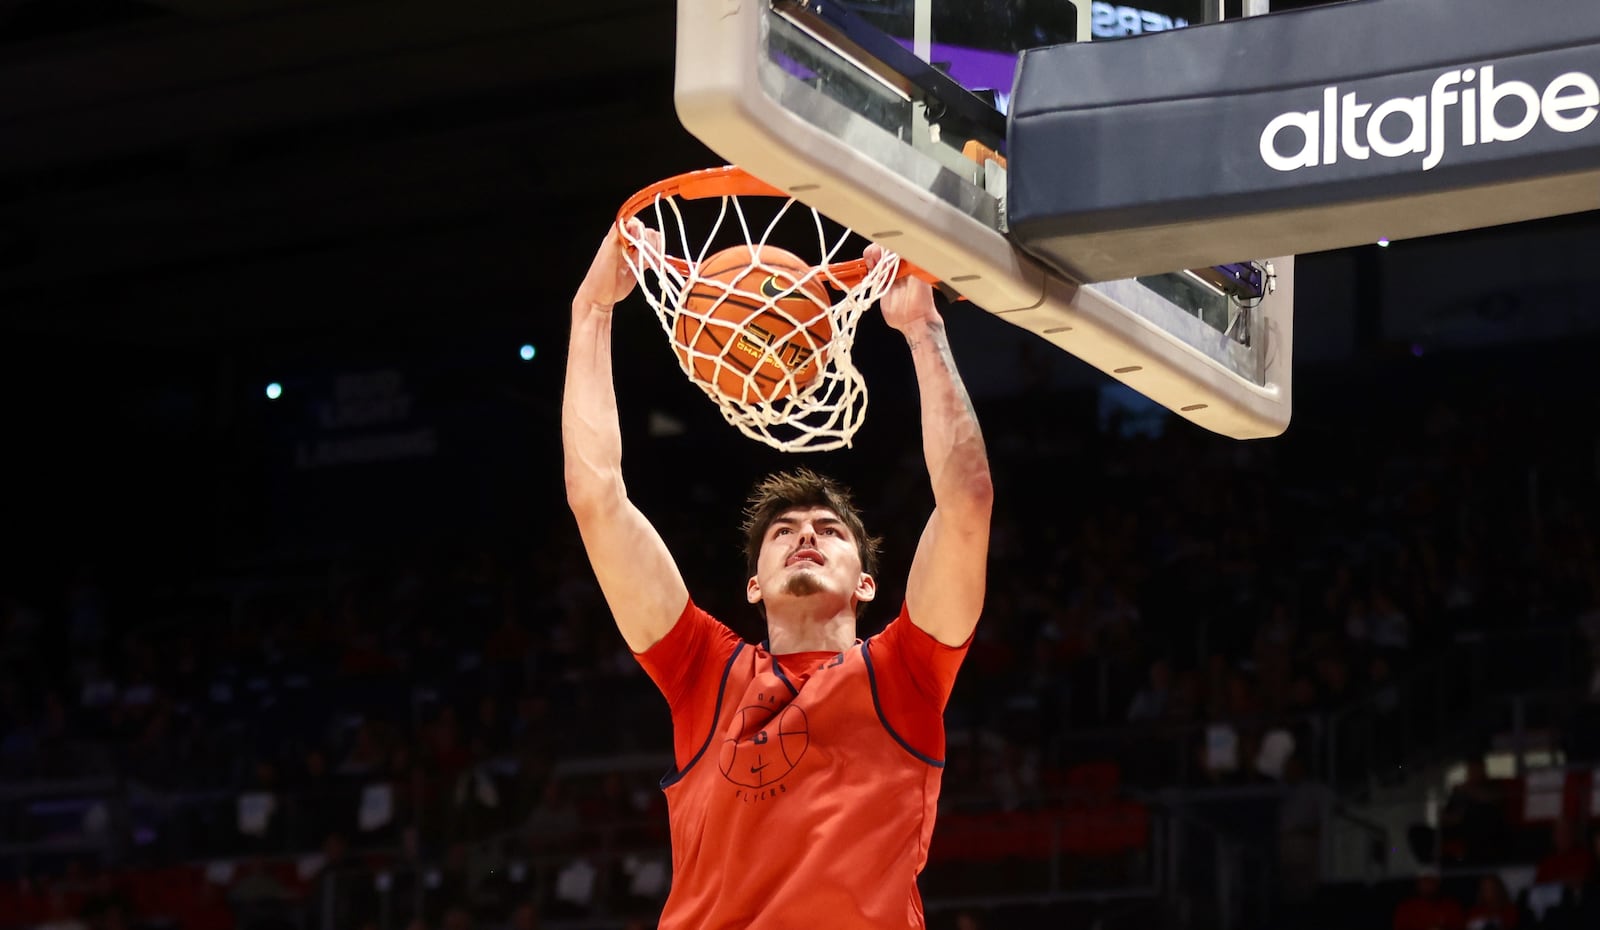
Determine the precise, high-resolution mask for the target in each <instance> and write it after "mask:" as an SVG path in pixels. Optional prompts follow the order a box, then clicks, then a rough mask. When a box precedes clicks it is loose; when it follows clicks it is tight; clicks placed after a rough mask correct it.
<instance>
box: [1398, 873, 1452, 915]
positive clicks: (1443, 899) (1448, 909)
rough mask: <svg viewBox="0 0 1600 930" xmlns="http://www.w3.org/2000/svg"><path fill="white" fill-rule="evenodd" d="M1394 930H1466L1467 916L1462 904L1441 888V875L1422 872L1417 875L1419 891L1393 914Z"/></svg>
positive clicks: (1417, 889)
mask: <svg viewBox="0 0 1600 930" xmlns="http://www.w3.org/2000/svg"><path fill="white" fill-rule="evenodd" d="M1393 927H1394V930H1465V928H1466V914H1465V913H1463V911H1462V909H1461V904H1460V903H1459V902H1458V901H1456V900H1455V899H1454V898H1451V897H1448V896H1446V895H1445V894H1444V892H1443V891H1442V890H1441V888H1440V883H1439V873H1438V871H1437V870H1434V869H1423V870H1422V871H1421V872H1419V873H1417V884H1416V890H1415V892H1414V893H1413V894H1412V895H1411V897H1409V898H1406V899H1405V900H1404V901H1401V902H1400V904H1399V906H1398V907H1396V908H1395V911H1394V922H1393Z"/></svg>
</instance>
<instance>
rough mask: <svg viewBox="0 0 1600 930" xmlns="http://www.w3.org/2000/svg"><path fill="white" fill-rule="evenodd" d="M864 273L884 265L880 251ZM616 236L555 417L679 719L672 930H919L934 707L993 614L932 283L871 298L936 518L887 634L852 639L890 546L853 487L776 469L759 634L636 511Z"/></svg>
mask: <svg viewBox="0 0 1600 930" xmlns="http://www.w3.org/2000/svg"><path fill="white" fill-rule="evenodd" d="M866 258H867V261H868V262H869V263H870V264H872V265H876V264H877V263H878V262H879V261H880V260H881V258H882V253H881V251H880V250H879V249H878V248H877V247H876V246H869V247H868V250H867V254H866ZM633 286H634V278H633V275H632V273H631V272H630V271H629V270H628V268H627V267H626V265H625V264H624V262H623V259H622V252H621V246H620V245H619V243H618V236H617V234H616V232H615V230H613V231H612V233H611V234H610V235H608V236H607V237H606V239H605V241H604V242H603V243H601V245H600V249H599V251H598V253H597V254H596V255H595V258H594V263H593V265H592V266H591V267H590V269H589V272H588V274H587V276H586V277H585V278H584V280H583V283H582V284H581V285H580V286H579V288H578V291H577V295H576V296H575V298H574V299H573V303H572V340H571V345H570V348H569V351H568V357H567V374H566V393H565V397H564V405H563V409H562V442H563V446H564V450H565V455H566V485H567V500H568V502H569V503H570V505H571V507H572V511H573V514H574V515H575V516H576V517H577V521H578V528H579V530H580V532H581V534H582V536H583V542H584V546H585V548H586V549H587V551H588V554H589V561H590V563H591V564H592V565H593V567H594V572H595V575H596V576H597V577H598V579H599V583H600V588H601V590H602V591H603V592H604V594H605V597H606V602H607V603H608V604H609V606H610V608H611V612H612V616H613V617H614V618H615V620H616V623H617V627H618V629H620V630H621V632H622V637H623V639H624V640H625V641H626V642H627V644H628V647H629V648H630V649H631V650H632V651H633V652H634V654H635V655H636V656H637V658H638V660H639V662H640V664H641V665H643V666H644V668H645V670H646V671H647V672H648V673H649V675H650V677H651V678H652V679H653V680H654V681H655V683H656V685H657V686H658V687H659V688H660V689H661V692H662V694H663V695H664V696H665V697H666V699H667V702H668V704H669V705H670V707H671V710H672V726H673V747H674V756H675V767H674V771H673V772H672V773H671V774H669V775H668V776H667V777H666V778H665V779H664V780H663V782H662V785H663V788H664V790H665V791H666V795H667V806H668V811H669V821H670V825H671V834H672V866H673V881H672V890H671V893H670V894H669V896H668V898H667V903H666V907H665V909H664V911H663V913H662V916H661V922H660V927H661V928H662V930H725V928H726V930H734V928H737V930H746V928H760V930H787V928H794V930H802V928H803V930H817V928H828V930H867V928H871V930H890V928H920V927H923V926H924V921H923V915H922V900H921V897H920V896H919V894H918V891H917V885H916V877H917V874H918V873H919V872H920V871H921V870H922V866H923V864H924V863H925V862H926V860H927V853H928V840H929V837H930V836H931V834H932V832H933V821H934V813H935V808H936V804H937V801H938V796H939V783H940V773H941V767H942V765H943V761H942V760H943V757H944V723H943V711H944V706H945V701H946V700H947V699H948V697H949V695H950V689H951V686H952V685H953V683H954V681H955V676H956V670H957V668H958V667H959V666H960V664H961V660H962V658H963V657H964V656H965V655H966V651H967V646H968V644H969V642H970V640H971V637H972V631H973V628H974V626H975V625H976V624H977V620H978V614H979V611H980V610H981V608H982V606H983V594H984V575H985V562H986V559H987V554H988V539H989V514H990V507H991V500H992V496H993V491H992V487H991V483H990V477H989V465H988V458H987V455H986V454H985V451H984V444H983V437H982V435H981V434H980V432H979V429H978V422H977V419H976V417H974V415H973V411H972V405H971V402H970V401H969V400H968V398H967V393H966V390H965V388H964V387H963V386H962V383H961V379H960V376H959V375H958V374H957V372H956V367H955V363H954V361H953V360H952V357H951V353H950V345H949V342H948V340H947V339H946V338H945V331H944V323H943V321H942V319H941V318H940V316H939V313H938V310H937V309H936V308H935V307H934V303H933V295H932V292H931V291H930V289H929V287H928V285H927V284H925V283H923V282H921V281H917V280H915V279H911V278H906V279H904V280H902V281H900V282H898V283H896V284H895V285H894V286H893V287H891V288H890V290H889V291H888V293H887V294H885V295H884V297H883V299H882V300H881V301H880V307H881V311H882V313H883V318H884V321H885V322H887V323H888V324H889V325H890V326H892V327H893V328H895V329H896V330H898V331H899V332H900V333H901V334H902V335H904V336H905V339H906V343H907V345H908V346H909V347H910V350H911V357H912V359H913V362H914V365H915V369H916V377H917V386H918V390H919V392H920V395H921V408H922V438H923V452H924V454H925V456H926V460H927V466H928V477H929V478H930V479H931V481H932V485H933V495H934V504H935V509H934V512H933V514H932V516H930V517H929V519H928V523H927V527H926V528H925V529H924V530H923V533H922V538H921V541H920V542H919V543H918V545H917V550H916V555H915V557H914V558H913V560H912V563H911V570H910V575H909V577H908V578H907V581H906V588H905V590H906V599H905V603H904V604H903V605H899V606H898V616H896V617H895V619H894V620H892V621H890V623H889V624H888V626H887V628H885V629H884V630H883V632H881V633H879V634H877V635H876V636H873V637H871V638H870V639H868V640H866V641H865V642H863V641H862V640H860V639H858V638H857V637H856V622H857V618H858V617H859V615H860V613H861V610H862V608H864V607H865V606H866V605H867V604H868V603H869V602H870V601H872V599H873V597H874V595H875V593H876V591H877V582H876V579H875V578H874V577H873V574H872V571H873V568H874V560H875V557H876V554H877V540H875V539H873V538H872V537H871V536H869V535H868V534H867V531H866V529H865V527H863V526H862V523H861V518H860V516H859V515H858V514H857V512H856V510H855V508H854V506H853V505H852V504H851V501H850V495H849V493H848V492H847V491H846V490H845V489H844V488H843V487H841V486H840V485H838V484H837V483H835V482H833V481H831V480H830V479H828V478H825V477H822V476H819V475H816V474H815V473H812V472H810V471H808V470H803V469H802V470H797V471H795V472H792V473H786V474H779V475H774V476H772V477H769V478H767V479H766V480H764V481H763V482H761V483H760V484H759V485H758V487H757V488H756V492H755V495H754V497H753V498H752V499H751V501H750V503H749V506H748V509H747V511H746V517H747V524H746V527H745V532H746V546H745V550H746V559H747V563H748V571H749V581H748V582H747V583H746V592H745V594H746V598H747V599H748V600H749V602H750V603H751V604H752V605H754V606H755V607H756V608H757V609H758V610H759V611H761V612H762V613H763V614H764V616H765V618H766V623H767V640H766V641H765V642H763V643H761V644H760V645H751V644H748V643H745V642H742V641H741V640H740V639H739V638H738V637H737V636H736V635H735V634H734V633H733V632H732V631H731V630H729V629H728V628H727V627H726V626H724V625H723V624H722V623H720V622H718V621H717V620H715V619H714V618H712V617H711V616H710V615H708V614H706V613H705V612H704V611H702V610H701V609H700V608H699V607H697V606H695V603H694V601H693V600H692V599H691V598H690V596H689V592H688V590H687V589H686V588H685V586H684V582H683V578H682V576H681V575H680V574H679V572H678V567H677V565H676V564H674V562H673V559H672V555H671V554H670V553H669V552H668V551H667V548H666V546H665V544H664V543H663V542H662V540H661V537H660V536H659V535H658V534H657V533H656V531H655V529H654V528H653V527H652V526H651V525H650V523H649V522H648V521H647V520H646V519H645V517H644V515H643V514H641V513H640V512H639V510H638V509H637V508H636V507H635V506H634V505H633V504H632V503H631V502H630V501H629V500H628V496H627V489H626V487H625V485H624V484H623V480H622V439H621V430H620V427H619V425H618V418H617V406H616V394H615V391H614V390H613V387H612V375H611V314H612V307H613V306H615V305H616V303H617V302H618V301H620V300H622V298H623V297H625V296H627V294H628V293H629V292H630V291H631V290H632V288H633Z"/></svg>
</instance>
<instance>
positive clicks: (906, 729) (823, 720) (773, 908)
mask: <svg viewBox="0 0 1600 930" xmlns="http://www.w3.org/2000/svg"><path fill="white" fill-rule="evenodd" d="M966 651H967V650H966V647H965V646H961V647H958V648H952V647H949V646H945V645H943V644H942V643H940V642H939V641H938V640H935V639H934V638H933V637H932V636H929V635H928V634H927V633H925V632H923V631H922V630H921V629H918V628H917V627H916V626H915V625H914V624H912V622H911V620H910V618H909V617H908V616H907V614H906V612H905V611H904V610H902V611H901V613H900V616H898V617H896V618H895V620H894V621H893V622H891V623H890V624H889V625H888V627H886V628H885V629H884V631H883V632H882V633H879V634H878V635H876V636H874V637H872V638H870V639H868V640H866V641H865V642H861V641H859V640H858V641H857V642H856V644H855V645H854V646H852V647H850V648H849V649H847V650H845V651H844V652H842V653H829V652H803V653H795V654H792V655H782V656H774V655H772V654H771V653H769V652H767V650H766V649H765V648H764V645H763V646H752V645H750V644H748V643H745V642H742V641H741V640H740V639H739V638H738V637H737V636H736V635H734V633H733V631H732V630H729V629H728V628H727V627H726V626H724V625H723V624H721V623H719V622H717V621H716V620H715V619H714V618H712V617H711V616H710V615H709V614H707V613H705V612H704V611H702V610H701V609H700V608H698V607H696V606H695V605H694V603H693V602H690V603H689V604H688V605H687V606H686V607H685V608H684V611H683V615H682V616H681V617H679V619H678V622H677V624H676V625H674V626H673V628H672V630H671V632H669V633H668V634H667V636H666V637H665V638H663V639H662V640H661V641H660V642H659V643H657V644H655V645H654V646H652V647H651V648H650V649H649V650H648V651H646V652H644V653H642V654H640V655H639V657H638V658H639V662H640V664H641V665H643V666H644V668H645V671H646V672H648V673H649V674H650V677H651V678H652V679H653V680H654V681H655V683H656V685H657V687H659V688H660V689H661V692H662V694H664V695H665V696H666V698H667V703H668V704H669V705H670V706H671V708H672V727H673V743H674V755H675V758H676V763H677V764H676V768H675V770H674V771H673V772H672V773H671V774H669V775H668V776H667V777H666V778H665V779H663V780H662V787H663V789H664V790H665V791H666V795H667V809H668V814H669V819H670V824H671V829H672V871H673V877H672V891H671V894H670V895H668V897H667V904H666V908H665V909H664V910H663V912H662V915H661V922H660V930H735V928H737V930H745V928H751V927H759V928H761V930H787V928H795V930H816V928H818V927H827V928H829V930H867V928H871V930H891V928H894V930H898V928H921V927H922V926H923V925H924V923H923V917H922V898H921V895H919V894H918V892H917V875H918V873H920V872H921V871H922V867H923V865H924V863H926V862H927V858H928V841H929V838H930V837H931V836H932V835H933V822H934V814H935V811H936V809H937V805H938V799H939V782H940V776H941V774H942V773H943V767H944V761H943V760H944V706H945V702H946V700H948V698H949V696H950V689H951V686H952V685H953V684H954V683H955V677H956V671H957V669H958V668H959V667H960V665H961V660H962V658H963V657H964V656H965V655H966Z"/></svg>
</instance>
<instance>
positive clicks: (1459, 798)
mask: <svg viewBox="0 0 1600 930" xmlns="http://www.w3.org/2000/svg"><path fill="white" fill-rule="evenodd" d="M1506 803H1507V800H1506V797H1505V793H1504V791H1502V790H1501V788H1500V787H1499V786H1498V785H1497V784H1495V783H1494V782H1493V781H1491V780H1490V779H1489V775H1488V769H1487V768H1486V766H1485V765H1484V761H1483V757H1482V756H1473V757H1472V758H1470V759H1468V760H1467V771H1466V777H1465V779H1464V780H1463V781H1462V782H1461V784H1459V785H1456V786H1455V787H1454V788H1452V789H1451V790H1450V796H1449V798H1448V799H1446V801H1445V804H1444V810H1443V811H1442V812H1441V813H1440V815H1439V829H1440V840H1441V844H1440V849H1439V852H1440V855H1441V856H1442V857H1443V858H1444V860H1445V861H1447V862H1454V863H1459V864H1463V865H1484V864H1488V863H1493V862H1495V861H1497V860H1499V859H1502V858H1504V857H1505V856H1506V853H1507V850H1508V842H1509V839H1510V827H1509V824H1508V822H1507V820H1506Z"/></svg>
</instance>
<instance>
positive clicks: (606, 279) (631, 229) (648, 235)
mask: <svg viewBox="0 0 1600 930" xmlns="http://www.w3.org/2000/svg"><path fill="white" fill-rule="evenodd" d="M626 222H627V224H628V226H627V231H628V235H629V237H630V238H631V239H633V240H642V241H643V242H644V243H645V244H646V245H645V247H646V248H649V249H653V250H654V253H655V254H657V255H659V254H660V252H661V231H660V230H656V229H646V228H645V226H644V224H643V223H641V222H640V221H639V220H638V219H637V218H634V219H629V220H627V221H626ZM626 247H627V245H626V242H625V241H624V238H623V231H622V229H621V228H619V227H615V226H614V227H612V228H611V229H610V230H607V232H606V237H605V239H604V240H602V241H601V243H600V248H599V249H597V250H596V251H595V254H594V261H593V262H591V263H590V265H589V272H588V274H586V275H584V278H583V283H582V284H580V285H578V293H577V295H576V296H575V297H573V299H572V307H573V309H574V310H594V311H598V312H601V313H609V312H610V311H611V308H612V307H614V306H616V305H617V304H618V303H619V302H621V300H622V299H623V298H625V297H627V296H628V295H629V294H631V293H632V292H633V289H634V287H635V286H636V285H637V284H638V280H637V279H636V278H635V277H634V274H633V270H632V269H631V268H629V267H628V262H627V260H626V259H625V258H624V257H623V250H624V249H625V248H626Z"/></svg>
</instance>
